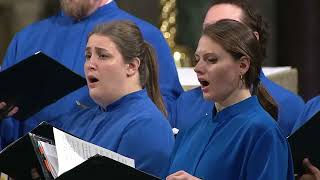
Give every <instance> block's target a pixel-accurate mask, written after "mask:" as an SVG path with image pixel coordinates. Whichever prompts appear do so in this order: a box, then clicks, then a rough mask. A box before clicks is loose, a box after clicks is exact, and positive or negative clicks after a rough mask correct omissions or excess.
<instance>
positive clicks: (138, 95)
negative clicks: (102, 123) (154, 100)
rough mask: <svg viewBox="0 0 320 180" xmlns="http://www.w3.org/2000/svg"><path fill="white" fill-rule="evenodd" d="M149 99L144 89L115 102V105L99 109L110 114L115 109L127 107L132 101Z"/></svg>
mask: <svg viewBox="0 0 320 180" xmlns="http://www.w3.org/2000/svg"><path fill="white" fill-rule="evenodd" d="M147 97H148V94H147V91H146V90H145V89H142V90H139V91H136V92H132V93H130V94H127V95H125V96H122V97H121V98H120V99H118V100H116V101H114V102H113V103H111V104H109V105H108V106H106V107H105V108H103V107H99V109H100V110H101V111H104V112H110V111H113V110H115V109H118V108H121V107H123V106H126V105H127V104H130V103H132V101H135V100H137V99H143V98H147Z"/></svg>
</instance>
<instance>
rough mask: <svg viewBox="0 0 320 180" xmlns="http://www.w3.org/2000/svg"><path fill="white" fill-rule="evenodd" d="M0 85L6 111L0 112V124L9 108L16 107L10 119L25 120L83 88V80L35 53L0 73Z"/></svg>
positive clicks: (45, 56) (84, 82)
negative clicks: (16, 109) (16, 110)
mask: <svg viewBox="0 0 320 180" xmlns="http://www.w3.org/2000/svg"><path fill="white" fill-rule="evenodd" d="M0 84H1V86H0V102H2V101H4V102H6V103H7V107H8V108H4V109H2V110H0V120H1V119H2V118H3V117H5V116H6V115H7V113H8V112H9V111H10V109H11V108H12V107H13V106H18V107H19V111H18V112H17V113H16V114H15V115H14V118H16V119H18V120H25V119H27V118H28V117H30V116H31V115H33V114H34V113H36V112H38V111H40V110H41V109H42V108H44V107H45V106H47V105H49V104H52V103H54V102H56V101H57V100H58V99H60V98H62V97H63V96H65V95H67V94H69V93H71V92H72V91H74V90H76V89H78V88H80V87H82V86H85V85H86V80H85V79H84V78H83V77H81V76H80V75H78V74H76V73H74V72H73V71H71V70H70V69H68V68H66V67H65V66H64V65H62V64H60V63H59V62H57V61H56V60H54V59H52V58H51V57H49V56H47V55H45V54H44V53H42V52H39V53H36V54H34V55H32V56H30V57H28V58H26V59H24V60H22V61H20V62H19V63H17V64H15V65H13V66H12V67H9V68H8V69H6V70H4V71H2V72H0Z"/></svg>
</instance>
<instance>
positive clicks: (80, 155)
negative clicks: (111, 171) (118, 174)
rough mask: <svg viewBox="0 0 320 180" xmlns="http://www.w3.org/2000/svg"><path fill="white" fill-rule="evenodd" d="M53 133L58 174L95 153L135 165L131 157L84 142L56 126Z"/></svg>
mask: <svg viewBox="0 0 320 180" xmlns="http://www.w3.org/2000/svg"><path fill="white" fill-rule="evenodd" d="M53 133H54V139H55V144H56V149H57V155H58V163H59V171H58V176H60V175H61V174H62V173H64V172H66V171H68V170H70V169H72V168H74V167H75V166H77V165H79V164H81V163H82V162H84V161H85V160H87V159H88V158H90V157H92V156H94V155H96V154H100V155H102V156H106V157H108V158H111V159H113V160H116V161H118V162H121V163H123V164H126V165H128V166H131V167H135V165H134V160H133V159H130V158H127V157H125V156H122V155H120V154H118V153H115V152H113V151H110V150H108V149H105V148H102V147H100V146H97V145H95V144H92V143H89V142H86V141H84V140H82V139H79V138H77V137H74V136H72V135H69V134H67V133H65V132H63V131H61V130H59V129H56V128H53Z"/></svg>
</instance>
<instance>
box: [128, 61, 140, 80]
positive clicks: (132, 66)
mask: <svg viewBox="0 0 320 180" xmlns="http://www.w3.org/2000/svg"><path fill="white" fill-rule="evenodd" d="M139 66H140V59H139V58H134V59H133V60H132V61H131V62H130V63H128V64H127V76H128V77H130V76H133V75H134V74H136V73H137V72H138V70H139Z"/></svg>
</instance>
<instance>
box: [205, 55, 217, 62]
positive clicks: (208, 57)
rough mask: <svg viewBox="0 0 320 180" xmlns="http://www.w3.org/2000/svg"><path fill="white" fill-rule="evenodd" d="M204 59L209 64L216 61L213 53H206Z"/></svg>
mask: <svg viewBox="0 0 320 180" xmlns="http://www.w3.org/2000/svg"><path fill="white" fill-rule="evenodd" d="M204 59H205V61H206V62H207V63H210V64H215V63H217V61H218V58H217V57H216V56H214V55H208V56H206V57H205V58H204Z"/></svg>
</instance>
